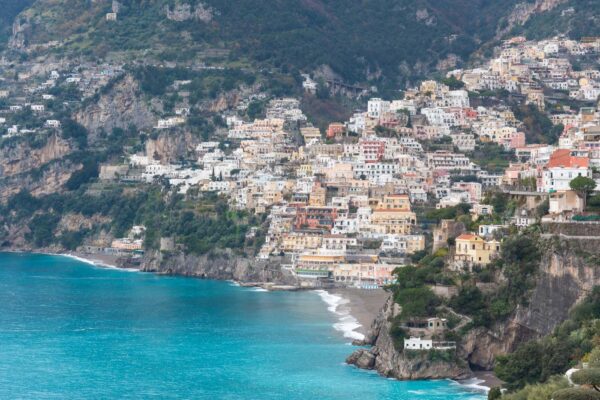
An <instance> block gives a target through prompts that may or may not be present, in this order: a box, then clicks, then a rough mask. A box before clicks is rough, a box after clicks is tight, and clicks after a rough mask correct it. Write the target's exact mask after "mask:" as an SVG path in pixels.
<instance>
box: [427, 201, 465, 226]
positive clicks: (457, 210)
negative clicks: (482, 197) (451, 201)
mask: <svg viewBox="0 0 600 400" xmlns="http://www.w3.org/2000/svg"><path fill="white" fill-rule="evenodd" d="M470 209H471V205H469V204H467V203H461V204H459V205H457V206H454V207H446V208H440V209H437V210H432V211H429V212H427V213H425V219H427V220H428V221H432V222H435V223H438V222H440V221H441V220H443V219H456V218H458V217H460V216H463V215H467V216H468V215H469V210H470Z"/></svg>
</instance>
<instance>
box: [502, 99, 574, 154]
mask: <svg viewBox="0 0 600 400" xmlns="http://www.w3.org/2000/svg"><path fill="white" fill-rule="evenodd" d="M512 111H513V113H514V114H515V117H516V118H517V119H518V120H519V121H521V122H523V124H524V125H525V137H526V140H527V143H548V144H554V143H556V142H557V141H558V137H559V136H560V134H561V133H562V131H563V128H564V127H563V126H562V125H560V124H559V125H553V124H552V121H550V118H548V116H547V115H546V114H545V113H543V112H542V111H540V110H539V109H538V108H537V107H536V106H535V105H533V104H522V105H520V106H514V107H513V109H512Z"/></svg>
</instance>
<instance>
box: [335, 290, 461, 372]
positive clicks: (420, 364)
mask: <svg viewBox="0 0 600 400" xmlns="http://www.w3.org/2000/svg"><path fill="white" fill-rule="evenodd" d="M395 309H396V305H395V303H394V301H393V299H392V298H391V297H390V298H389V299H388V300H387V302H386V303H385V305H384V306H383V308H382V310H381V312H380V313H379V315H378V316H377V318H376V319H375V321H374V322H373V325H372V326H371V329H370V331H369V332H368V334H367V336H366V338H365V342H367V343H369V344H372V345H373V347H371V348H370V349H359V350H356V351H355V352H354V353H353V354H351V355H350V356H349V357H348V358H347V360H346V362H347V363H349V364H352V365H356V366H357V367H358V368H363V369H374V370H376V371H377V372H379V373H380V374H381V375H383V376H386V377H390V378H396V379H402V380H416V379H445V378H449V379H468V378H470V377H471V376H472V372H471V370H470V369H469V366H468V365H467V363H466V362H462V360H460V359H459V358H456V357H454V359H452V360H449V361H448V360H446V359H436V358H434V357H431V356H430V354H429V352H426V351H424V352H420V353H419V352H410V354H408V353H405V352H399V351H397V350H396V348H395V347H394V342H393V339H392V337H391V336H390V333H389V330H390V326H391V324H390V322H389V321H390V319H391V318H392V317H393V315H394V314H395V312H396V311H397V310H395Z"/></svg>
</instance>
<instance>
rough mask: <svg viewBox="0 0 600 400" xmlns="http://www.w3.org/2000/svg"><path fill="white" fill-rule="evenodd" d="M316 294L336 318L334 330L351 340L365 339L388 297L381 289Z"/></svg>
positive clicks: (322, 291) (341, 290) (332, 291)
mask: <svg viewBox="0 0 600 400" xmlns="http://www.w3.org/2000/svg"><path fill="white" fill-rule="evenodd" d="M317 293H318V294H319V295H320V296H321V298H322V299H323V301H325V303H327V304H328V310H329V311H331V312H332V313H334V314H336V315H337V316H338V322H337V323H335V324H334V328H335V329H336V330H338V331H340V332H342V333H343V335H344V337H347V338H349V339H353V340H363V339H364V338H365V335H366V334H367V332H368V331H369V328H370V327H371V324H372V323H373V320H374V319H375V317H376V316H377V314H378V313H379V311H380V310H381V307H383V305H384V303H385V301H386V300H387V298H388V296H389V293H387V292H385V291H384V290H383V289H377V290H364V289H354V288H337V289H328V290H327V291H325V290H317Z"/></svg>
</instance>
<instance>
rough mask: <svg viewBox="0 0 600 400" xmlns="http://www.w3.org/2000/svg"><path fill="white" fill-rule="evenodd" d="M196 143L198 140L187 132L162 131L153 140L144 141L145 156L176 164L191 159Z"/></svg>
mask: <svg viewBox="0 0 600 400" xmlns="http://www.w3.org/2000/svg"><path fill="white" fill-rule="evenodd" d="M198 143H200V140H199V138H198V137H196V136H193V135H191V134H190V133H189V132H187V131H173V130H168V131H162V132H161V133H160V134H159V135H158V136H157V137H156V138H155V139H148V140H147V141H146V154H147V155H148V156H149V157H152V158H153V159H155V160H160V161H161V162H164V163H171V162H178V161H179V160H181V159H186V158H190V157H191V158H193V157H194V156H195V153H194V149H195V148H196V146H197V145H198Z"/></svg>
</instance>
